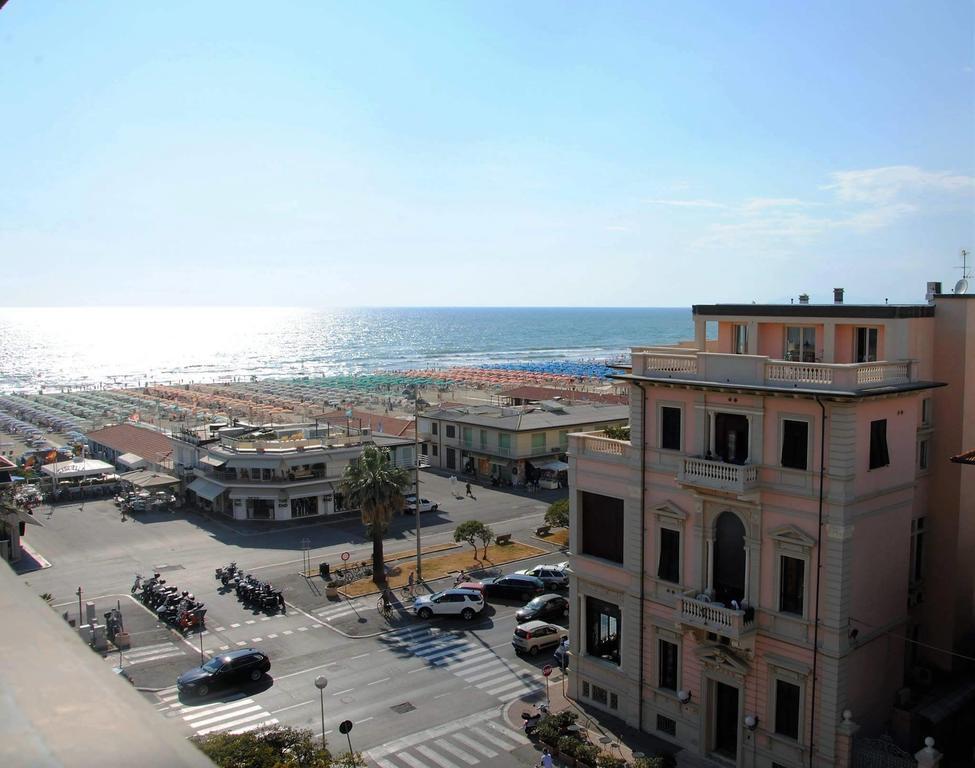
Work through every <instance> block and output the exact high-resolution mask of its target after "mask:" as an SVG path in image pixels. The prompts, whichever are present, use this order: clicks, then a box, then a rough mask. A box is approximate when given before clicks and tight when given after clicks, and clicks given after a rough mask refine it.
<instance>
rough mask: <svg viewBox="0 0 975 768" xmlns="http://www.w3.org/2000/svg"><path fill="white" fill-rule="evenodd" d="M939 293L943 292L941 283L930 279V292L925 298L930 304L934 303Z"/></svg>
mask: <svg viewBox="0 0 975 768" xmlns="http://www.w3.org/2000/svg"><path fill="white" fill-rule="evenodd" d="M939 293H941V283H939V282H933V281H930V282H928V292H927V293H926V294H925V296H924V298H925V300H926V301H927V302H928V304H934V297H935V296H936V295H937V294H939Z"/></svg>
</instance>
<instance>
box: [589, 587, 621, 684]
mask: <svg viewBox="0 0 975 768" xmlns="http://www.w3.org/2000/svg"><path fill="white" fill-rule="evenodd" d="M586 653H588V654H589V655H590V656H597V657H599V658H601V659H606V660H607V661H611V662H613V663H614V664H616V665H617V666H619V663H620V609H619V606H616V605H613V604H612V603H607V602H606V601H605V600H599V599H598V598H595V597H587V598H586ZM594 698H595V697H594Z"/></svg>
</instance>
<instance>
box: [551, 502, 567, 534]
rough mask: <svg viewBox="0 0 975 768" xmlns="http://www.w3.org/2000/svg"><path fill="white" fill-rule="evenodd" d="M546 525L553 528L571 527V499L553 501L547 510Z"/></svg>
mask: <svg viewBox="0 0 975 768" xmlns="http://www.w3.org/2000/svg"><path fill="white" fill-rule="evenodd" d="M545 525H550V526H552V527H553V528H568V527H569V500H568V499H559V500H558V501H553V502H552V503H551V504H549V505H548V509H546V510H545Z"/></svg>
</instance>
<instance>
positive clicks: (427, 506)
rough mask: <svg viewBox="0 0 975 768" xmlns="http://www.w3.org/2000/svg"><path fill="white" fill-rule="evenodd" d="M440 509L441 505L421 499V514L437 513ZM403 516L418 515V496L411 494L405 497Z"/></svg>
mask: <svg viewBox="0 0 975 768" xmlns="http://www.w3.org/2000/svg"><path fill="white" fill-rule="evenodd" d="M439 508H440V505H439V504H436V503H434V502H432V501H430V499H424V498H423V497H422V496H421V497H420V513H421V514H422V513H423V512H436V511H437V510H438V509H439ZM403 514H404V515H415V514H416V494H413V493H410V494H407V495H406V496H404V497H403Z"/></svg>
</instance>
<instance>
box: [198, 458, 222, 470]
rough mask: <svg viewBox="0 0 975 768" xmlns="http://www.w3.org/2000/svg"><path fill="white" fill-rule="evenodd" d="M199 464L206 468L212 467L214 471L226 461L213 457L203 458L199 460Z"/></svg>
mask: <svg viewBox="0 0 975 768" xmlns="http://www.w3.org/2000/svg"><path fill="white" fill-rule="evenodd" d="M200 463H201V464H204V465H206V466H208V467H213V468H214V469H220V467H223V466H225V465H226V464H227V460H226V459H218V458H216V457H214V456H203V457H201V458H200Z"/></svg>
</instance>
